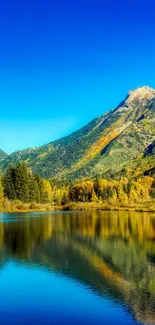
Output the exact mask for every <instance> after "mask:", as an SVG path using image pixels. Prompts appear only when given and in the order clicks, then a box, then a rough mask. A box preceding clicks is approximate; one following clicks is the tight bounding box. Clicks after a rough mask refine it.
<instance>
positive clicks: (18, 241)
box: [0, 212, 155, 324]
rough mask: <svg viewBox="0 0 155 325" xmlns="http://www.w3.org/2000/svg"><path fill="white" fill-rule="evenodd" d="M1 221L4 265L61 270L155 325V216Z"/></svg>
mask: <svg viewBox="0 0 155 325" xmlns="http://www.w3.org/2000/svg"><path fill="white" fill-rule="evenodd" d="M32 216H33V217H32ZM0 221H1V222H0V259H1V265H3V263H6V262H7V260H9V259H12V260H17V261H20V262H22V263H29V264H30V265H40V266H42V267H44V268H45V269H47V270H49V271H50V270H56V271H57V272H60V274H65V275H68V276H70V277H72V278H74V279H76V280H78V281H80V282H81V283H83V284H85V285H87V286H89V287H90V288H91V289H92V290H95V292H97V293H98V294H99V295H100V296H104V297H105V296H106V297H109V298H110V299H112V300H113V301H114V302H118V303H120V304H121V305H122V304H123V305H124V308H125V309H126V310H128V312H130V313H131V314H132V315H133V317H134V318H135V320H136V321H137V322H140V323H145V324H154V323H155V215H151V214H148V213H135V212H90V213H88V212H87V213H86V212H71V213H68V212H67V213H61V212H60V213H53V214H50V213H47V214H46V213H43V214H37V213H36V214H21V215H20V214H19V215H14V214H12V215H9V214H8V215H7V214H4V215H3V218H2V219H0Z"/></svg>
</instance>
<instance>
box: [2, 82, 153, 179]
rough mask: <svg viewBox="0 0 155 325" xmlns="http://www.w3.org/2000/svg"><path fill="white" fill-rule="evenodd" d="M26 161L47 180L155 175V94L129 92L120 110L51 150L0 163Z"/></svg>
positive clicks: (145, 89) (144, 90)
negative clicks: (154, 172)
mask: <svg viewBox="0 0 155 325" xmlns="http://www.w3.org/2000/svg"><path fill="white" fill-rule="evenodd" d="M19 160H22V161H25V162H26V163H27V164H28V166H29V167H31V168H32V170H33V171H34V172H37V173H39V174H40V175H41V176H43V177H46V178H49V177H52V178H58V179H62V178H68V179H72V180H74V179H77V178H83V177H84V178H91V177H94V176H100V177H106V176H109V177H111V176H114V177H117V176H118V177H119V175H126V174H141V173H152V172H153V171H154V169H155V90H154V89H152V88H150V87H141V88H138V89H136V90H133V91H130V92H129V93H128V95H127V97H126V98H125V100H123V101H122V102H121V103H120V104H119V105H118V107H117V108H115V109H113V110H111V111H109V112H107V113H106V114H104V115H102V116H100V117H99V118H96V119H94V120H93V121H91V122H90V123H89V124H88V125H86V126H84V127H83V128H81V129H80V130H78V131H77V132H74V133H72V134H71V135H69V136H67V137H64V138H62V139H60V140H57V141H54V142H51V143H49V144H47V145H44V146H41V147H38V148H33V149H27V150H22V151H17V152H15V153H12V154H11V155H10V156H8V157H6V159H4V160H2V161H1V163H0V168H1V170H4V169H5V168H6V167H7V166H8V164H9V163H10V162H17V161H19Z"/></svg>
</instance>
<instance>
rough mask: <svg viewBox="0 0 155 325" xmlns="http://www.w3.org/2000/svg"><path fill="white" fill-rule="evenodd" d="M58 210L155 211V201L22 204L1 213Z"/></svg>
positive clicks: (5, 209) (2, 210)
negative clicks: (126, 204)
mask: <svg viewBox="0 0 155 325" xmlns="http://www.w3.org/2000/svg"><path fill="white" fill-rule="evenodd" d="M56 211H60V212H61V211H62V212H63V211H66V212H67V211H70V212H71V211H79V212H80V211H87V212H89V211H135V212H155V201H153V202H152V201H151V202H147V203H146V204H134V205H133V204H132V205H128V206H117V205H115V206H113V205H110V204H108V203H99V202H96V203H95V202H86V203H83V202H70V203H68V204H66V205H63V206H56V205H55V206H54V205H48V204H34V205H33V206H32V205H30V204H26V203H25V204H24V203H22V204H20V205H18V206H9V207H7V208H4V207H3V208H1V209H0V213H24V212H25V213H27V212H56Z"/></svg>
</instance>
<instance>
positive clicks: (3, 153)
mask: <svg viewBox="0 0 155 325" xmlns="http://www.w3.org/2000/svg"><path fill="white" fill-rule="evenodd" d="M7 156H8V155H7V153H5V152H4V151H3V150H2V149H0V161H1V160H3V159H5V158H7Z"/></svg>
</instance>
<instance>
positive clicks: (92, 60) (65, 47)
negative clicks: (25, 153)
mask: <svg viewBox="0 0 155 325" xmlns="http://www.w3.org/2000/svg"><path fill="white" fill-rule="evenodd" d="M154 53H155V3H154V1H151V0H148V1H139V0H137V1H136V0H135V1H133V0H130V1H124V0H113V1H112V0H109V1H104V0H92V1H91V0H89V1H87V0H63V1H62V0H54V1H53V0H50V1H48V0H44V1H43V0H41V1H40V0H36V1H34V0H22V1H21V0H20V1H19V0H18V1H16V0H14V1H12V0H5V1H2V2H1V6H0V107H1V111H0V112H1V126H0V148H2V149H3V150H5V151H6V152H8V153H10V152H12V151H15V150H18V149H23V148H27V147H34V146H38V145H42V144H45V143H48V142H50V141H52V140H54V139H57V138H59V137H61V136H64V135H67V134H69V133H70V132H72V131H74V130H76V129H78V128H80V127H81V126H83V125H85V124H86V123H87V122H89V121H90V120H91V119H93V118H94V117H97V116H99V115H101V114H103V113H104V112H106V111H107V110H109V109H111V108H114V107H115V106H116V105H117V104H118V103H119V102H120V101H121V100H122V99H123V98H124V96H125V95H126V93H127V92H128V91H129V90H130V89H133V88H136V87H140V86H143V85H149V86H151V87H154V88H155V60H154Z"/></svg>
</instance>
